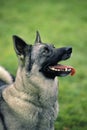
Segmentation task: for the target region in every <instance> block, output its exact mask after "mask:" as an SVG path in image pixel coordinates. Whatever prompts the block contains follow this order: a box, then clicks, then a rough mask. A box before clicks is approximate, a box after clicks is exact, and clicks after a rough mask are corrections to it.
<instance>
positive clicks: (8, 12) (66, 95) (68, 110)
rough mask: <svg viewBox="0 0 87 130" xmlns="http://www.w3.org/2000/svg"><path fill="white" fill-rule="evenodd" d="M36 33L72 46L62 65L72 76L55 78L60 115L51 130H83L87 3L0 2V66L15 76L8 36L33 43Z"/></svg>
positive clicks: (86, 104)
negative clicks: (69, 70)
mask: <svg viewBox="0 0 87 130" xmlns="http://www.w3.org/2000/svg"><path fill="white" fill-rule="evenodd" d="M36 30H39V31H40V33H41V36H42V40H43V41H44V42H51V43H54V45H55V46H56V47H61V46H72V47H73V55H72V58H71V59H70V60H68V61H65V62H62V63H63V64H66V65H72V66H74V67H75V68H76V71H77V72H76V75H75V76H73V77H71V76H68V77H65V78H59V81H60V82H59V83H60V86H59V97H58V98H59V104H60V112H59V116H58V119H57V121H56V123H55V130H87V79H86V78H87V70H86V67H87V58H86V56H87V0H42V1H41V0H37V1H36V0H32V1H31V0H14V1H12V0H8V1H5V0H0V64H1V65H3V66H5V67H6V68H7V69H8V70H9V71H10V72H11V73H13V74H16V70H17V57H16V55H15V52H14V50H13V41H12V35H14V34H16V35H19V36H21V37H22V38H24V39H25V41H26V42H28V43H34V40H35V31H36Z"/></svg>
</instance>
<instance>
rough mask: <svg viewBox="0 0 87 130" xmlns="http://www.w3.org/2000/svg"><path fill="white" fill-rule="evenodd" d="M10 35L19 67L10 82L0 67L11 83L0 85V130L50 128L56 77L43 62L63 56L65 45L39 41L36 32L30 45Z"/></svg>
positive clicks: (53, 117) (54, 114)
mask: <svg viewBox="0 0 87 130" xmlns="http://www.w3.org/2000/svg"><path fill="white" fill-rule="evenodd" d="M13 39H14V49H15V51H16V54H17V56H18V59H19V67H18V70H17V75H16V79H15V82H13V83H12V80H11V77H9V74H8V73H7V72H6V74H7V76H6V77H4V75H3V73H2V71H0V72H1V74H0V75H1V76H0V77H2V75H3V78H4V81H6V83H9V84H10V83H11V85H7V86H5V87H4V88H3V89H0V130H54V122H55V120H56V118H57V115H58V111H59V109H58V101H57V99H58V81H57V77H56V74H55V73H54V72H53V74H51V73H52V72H49V71H47V69H46V70H44V66H47V65H48V64H49V63H51V64H53V63H56V62H58V61H60V60H64V59H67V58H69V56H68V55H69V54H68V53H67V56H66V51H65V50H66V48H62V49H55V48H54V47H53V46H51V45H49V44H43V43H42V42H41V38H40V35H39V33H38V32H37V36H36V40H35V45H33V46H32V45H27V44H26V43H25V42H24V41H23V40H22V39H20V38H18V37H17V36H14V37H13ZM48 48H49V49H48ZM53 57H54V58H53ZM3 78H2V79H3Z"/></svg>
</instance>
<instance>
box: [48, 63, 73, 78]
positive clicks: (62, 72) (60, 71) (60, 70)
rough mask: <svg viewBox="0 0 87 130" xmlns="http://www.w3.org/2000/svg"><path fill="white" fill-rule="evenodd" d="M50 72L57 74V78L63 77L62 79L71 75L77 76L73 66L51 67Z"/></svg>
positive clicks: (58, 65) (59, 65)
mask: <svg viewBox="0 0 87 130" xmlns="http://www.w3.org/2000/svg"><path fill="white" fill-rule="evenodd" d="M48 71H50V72H51V73H53V74H55V76H61V77H63V76H67V75H69V74H70V75H71V76H73V75H74V74H75V69H74V68H73V67H72V66H66V65H61V64H57V65H54V66H49V67H48Z"/></svg>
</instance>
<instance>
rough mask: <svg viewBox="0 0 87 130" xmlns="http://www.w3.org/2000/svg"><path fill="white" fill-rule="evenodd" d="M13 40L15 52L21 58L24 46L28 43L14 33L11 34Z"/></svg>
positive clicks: (23, 53)
mask: <svg viewBox="0 0 87 130" xmlns="http://www.w3.org/2000/svg"><path fill="white" fill-rule="evenodd" d="M13 42H14V49H15V52H16V54H17V55H18V56H20V57H21V58H22V57H23V56H24V55H25V48H26V47H27V46H28V45H27V44H26V43H25V41H23V40H22V39H21V38H19V37H18V36H16V35H13Z"/></svg>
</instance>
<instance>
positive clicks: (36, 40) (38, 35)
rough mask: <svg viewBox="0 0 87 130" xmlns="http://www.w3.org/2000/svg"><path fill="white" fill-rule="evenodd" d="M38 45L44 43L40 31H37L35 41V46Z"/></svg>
mask: <svg viewBox="0 0 87 130" xmlns="http://www.w3.org/2000/svg"><path fill="white" fill-rule="evenodd" d="M37 43H42V42H41V37H40V34H39V32H38V31H36V39H35V44H37Z"/></svg>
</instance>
